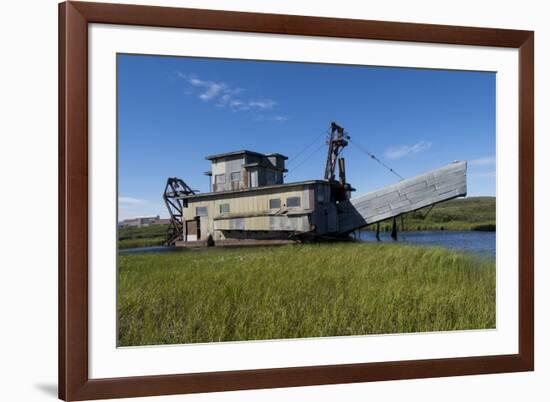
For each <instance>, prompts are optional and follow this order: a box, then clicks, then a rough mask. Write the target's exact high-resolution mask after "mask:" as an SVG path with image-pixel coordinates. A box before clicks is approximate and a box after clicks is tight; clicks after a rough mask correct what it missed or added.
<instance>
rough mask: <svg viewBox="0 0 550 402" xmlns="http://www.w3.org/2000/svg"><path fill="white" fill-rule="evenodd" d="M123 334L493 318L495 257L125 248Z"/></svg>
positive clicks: (229, 333)
mask: <svg viewBox="0 0 550 402" xmlns="http://www.w3.org/2000/svg"><path fill="white" fill-rule="evenodd" d="M118 279H119V280H118V286H119V288H118V344H119V345H120V346H130V345H155V344H174V343H196V342H219V341H239V340H260V339H283V338H302V337H319V336H342V335H364V334H387V333H403V332H424V331H444V330H464V329H481V328H494V327H495V262H494V260H489V259H481V258H480V257H475V256H472V255H467V254H463V253H459V252H454V251H449V250H445V249H442V248H435V247H430V248H423V247H414V246H405V245H398V244H360V243H336V244H319V245H294V246H283V247H271V248H249V249H242V248H241V249H208V250H202V251H182V252H174V253H163V254H160V253H159V254H153V253H144V254H133V255H122V256H119V271H118Z"/></svg>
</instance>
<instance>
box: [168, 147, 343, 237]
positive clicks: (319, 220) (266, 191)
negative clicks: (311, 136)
mask: <svg viewBox="0 0 550 402" xmlns="http://www.w3.org/2000/svg"><path fill="white" fill-rule="evenodd" d="M206 159H207V160H209V161H210V162H211V171H208V172H206V175H208V176H209V177H210V188H211V192H209V193H204V194H188V195H182V196H181V197H180V198H179V200H180V201H181V204H182V207H183V208H182V212H183V214H182V218H183V219H182V223H184V227H183V233H182V238H181V239H179V240H178V241H177V244H176V245H186V244H187V245H193V243H190V242H195V241H202V242H214V243H215V244H218V245H223V244H225V245H227V244H232V243H236V242H238V244H244V243H246V244H251V243H254V244H258V243H262V241H266V240H267V241H269V243H274V240H275V241H278V242H288V241H292V239H293V238H297V237H301V236H307V235H306V234H307V233H310V232H315V233H317V234H321V233H329V232H334V231H336V230H337V216H336V215H337V211H336V205H335V204H334V203H331V202H330V194H331V192H330V183H329V182H328V181H324V180H308V181H303V182H295V183H284V173H285V172H286V169H285V160H286V159H287V157H286V156H284V155H281V154H261V153H258V152H253V151H248V150H243V151H237V152H229V153H224V154H219V155H211V156H207V157H206ZM196 245H201V244H200V243H196Z"/></svg>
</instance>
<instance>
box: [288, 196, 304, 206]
mask: <svg viewBox="0 0 550 402" xmlns="http://www.w3.org/2000/svg"><path fill="white" fill-rule="evenodd" d="M300 201H301V200H300V197H288V198H287V199H286V206H287V208H300V205H301V202H300Z"/></svg>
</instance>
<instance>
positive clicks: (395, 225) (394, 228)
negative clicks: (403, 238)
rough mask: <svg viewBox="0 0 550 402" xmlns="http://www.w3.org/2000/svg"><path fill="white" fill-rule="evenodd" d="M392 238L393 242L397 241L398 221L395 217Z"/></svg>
mask: <svg viewBox="0 0 550 402" xmlns="http://www.w3.org/2000/svg"><path fill="white" fill-rule="evenodd" d="M391 238H392V239H393V240H397V221H396V219H395V216H394V217H393V223H392V227H391Z"/></svg>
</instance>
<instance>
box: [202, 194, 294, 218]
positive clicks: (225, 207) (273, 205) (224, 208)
mask: <svg viewBox="0 0 550 402" xmlns="http://www.w3.org/2000/svg"><path fill="white" fill-rule="evenodd" d="M301 205H302V202H301V199H300V197H288V198H287V199H286V206H287V208H300V206H301ZM269 209H281V199H280V198H272V199H270V200H269ZM228 213H229V204H220V214H228ZM195 216H208V207H196V208H195Z"/></svg>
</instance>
